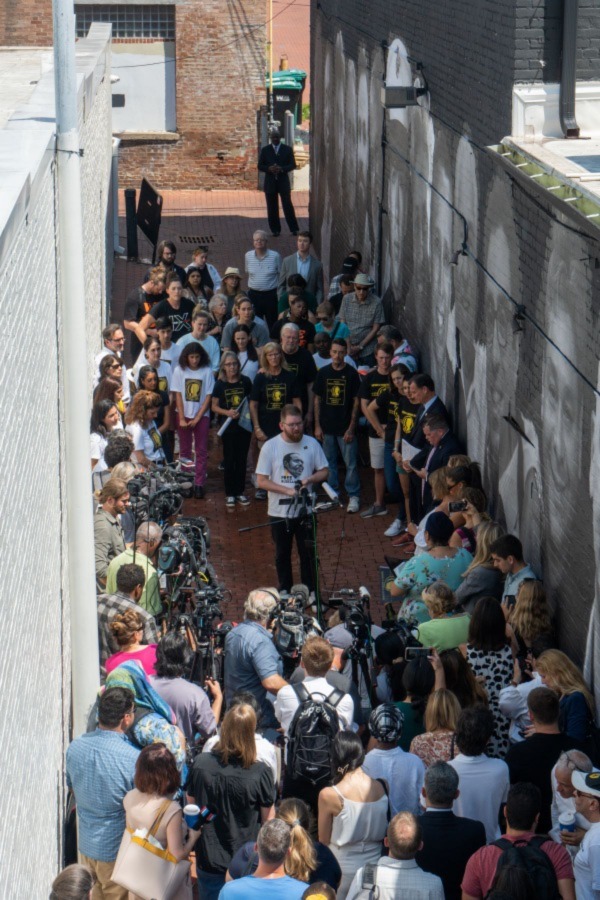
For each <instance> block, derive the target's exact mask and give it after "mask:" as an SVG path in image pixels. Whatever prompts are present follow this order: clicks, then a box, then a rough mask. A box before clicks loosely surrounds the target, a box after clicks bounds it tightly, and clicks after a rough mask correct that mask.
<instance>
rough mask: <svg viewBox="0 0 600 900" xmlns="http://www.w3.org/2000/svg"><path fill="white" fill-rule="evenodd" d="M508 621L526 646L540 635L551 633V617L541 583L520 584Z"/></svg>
mask: <svg viewBox="0 0 600 900" xmlns="http://www.w3.org/2000/svg"><path fill="white" fill-rule="evenodd" d="M509 621H510V624H511V625H512V627H513V628H514V629H515V631H516V632H518V633H519V635H520V636H521V637H522V638H523V640H524V641H525V643H526V644H528V645H530V644H531V642H532V641H533V640H535V638H536V637H538V636H539V635H540V634H551V633H552V617H551V615H550V610H549V609H548V603H547V600H546V591H545V590H544V586H543V585H542V582H541V581H522V582H521V584H520V585H519V590H518V593H517V601H516V603H515V606H514V609H513V610H512V614H511V617H510V619H509Z"/></svg>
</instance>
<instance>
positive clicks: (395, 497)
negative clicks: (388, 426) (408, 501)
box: [383, 441, 405, 519]
mask: <svg viewBox="0 0 600 900" xmlns="http://www.w3.org/2000/svg"><path fill="white" fill-rule="evenodd" d="M393 452H394V445H393V444H388V443H387V441H386V443H385V447H384V450H383V471H384V472H385V486H386V488H387V489H388V492H389V494H390V496H391V498H392V503H399V504H400V518H401V519H404V518H405V514H404V495H403V493H402V488H401V487H400V479H399V478H398V473H397V472H396V460H395V459H394V457H393V456H392V453H393Z"/></svg>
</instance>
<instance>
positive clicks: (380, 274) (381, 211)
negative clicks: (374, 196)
mask: <svg viewBox="0 0 600 900" xmlns="http://www.w3.org/2000/svg"><path fill="white" fill-rule="evenodd" d="M381 49H382V50H383V79H382V81H383V87H384V88H385V79H386V77H387V61H388V50H389V45H388V42H387V41H382V42H381ZM382 116H383V119H382V122H381V186H380V193H381V196H380V197H379V210H378V216H377V293H378V295H379V296H380V297H381V293H382V291H381V287H382V284H381V283H382V280H383V217H384V215H385V214H386V212H387V210H386V208H385V206H384V202H385V163H386V152H385V151H386V147H387V114H386V109H385V106H383V104H382Z"/></svg>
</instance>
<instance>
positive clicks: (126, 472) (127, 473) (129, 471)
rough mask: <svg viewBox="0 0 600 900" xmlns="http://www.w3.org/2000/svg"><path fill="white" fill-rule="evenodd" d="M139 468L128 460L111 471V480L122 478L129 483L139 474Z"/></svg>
mask: <svg viewBox="0 0 600 900" xmlns="http://www.w3.org/2000/svg"><path fill="white" fill-rule="evenodd" d="M138 471H139V470H138V467H137V466H136V464H135V463H132V462H129V460H126V461H125V462H120V463H117V464H116V466H114V468H113V469H111V473H110V474H111V478H122V479H123V481H125V482H127V481H129V480H130V479H131V478H133V476H134V475H135V474H136V473H137V472H138Z"/></svg>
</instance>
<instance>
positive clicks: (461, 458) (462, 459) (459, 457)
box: [448, 453, 472, 469]
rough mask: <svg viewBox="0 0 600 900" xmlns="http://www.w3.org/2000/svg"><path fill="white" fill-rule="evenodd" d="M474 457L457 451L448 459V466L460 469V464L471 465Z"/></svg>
mask: <svg viewBox="0 0 600 900" xmlns="http://www.w3.org/2000/svg"><path fill="white" fill-rule="evenodd" d="M471 462H472V459H471V457H470V456H465V455H464V454H462V453H457V454H456V455H455V456H451V457H450V459H449V460H448V468H449V469H458V467H459V466H467V468H468V467H469V466H470V465H471Z"/></svg>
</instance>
